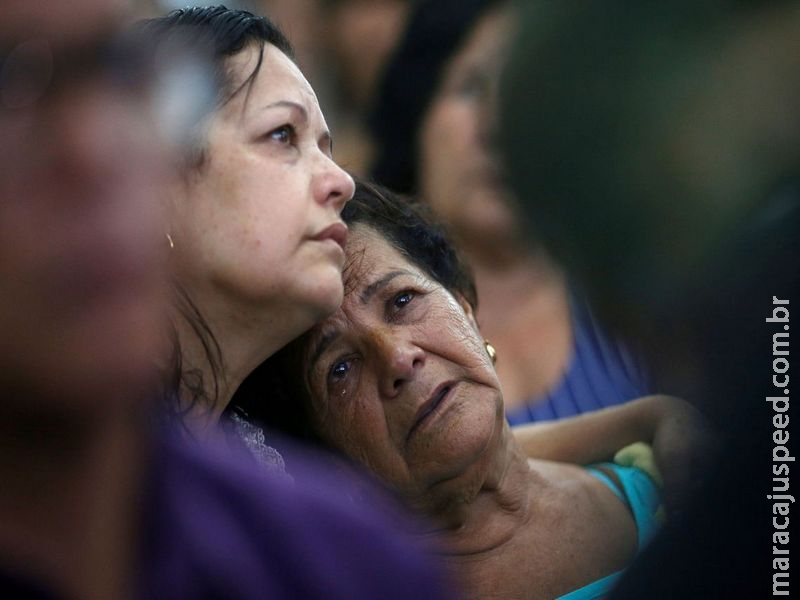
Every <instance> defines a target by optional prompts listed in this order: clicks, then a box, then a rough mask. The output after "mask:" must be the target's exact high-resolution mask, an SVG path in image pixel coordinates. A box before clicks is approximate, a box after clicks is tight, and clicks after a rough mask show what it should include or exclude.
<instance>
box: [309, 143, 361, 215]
mask: <svg viewBox="0 0 800 600" xmlns="http://www.w3.org/2000/svg"><path fill="white" fill-rule="evenodd" d="M322 157H323V158H322V159H321V160H322V165H321V167H320V173H319V174H318V175H317V178H316V181H315V185H314V198H315V199H316V201H317V202H318V203H319V204H322V205H328V204H330V205H332V206H333V207H334V208H335V209H336V212H337V213H340V212H341V211H342V209H343V208H344V205H345V204H347V202H349V201H350V199H351V198H352V197H353V194H354V193H355V189H356V186H355V182H354V181H353V178H352V177H351V176H350V174H349V173H348V172H347V171H345V170H344V169H342V168H341V167H340V166H339V165H337V164H336V163H335V162H334V160H333V159H332V158H331V157H329V156H327V155H326V154H323V155H322Z"/></svg>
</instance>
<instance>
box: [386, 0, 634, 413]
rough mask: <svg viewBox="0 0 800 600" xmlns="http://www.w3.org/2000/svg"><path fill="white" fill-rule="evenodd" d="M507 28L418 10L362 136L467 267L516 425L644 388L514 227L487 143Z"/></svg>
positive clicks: (464, 15)
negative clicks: (368, 136) (439, 223)
mask: <svg viewBox="0 0 800 600" xmlns="http://www.w3.org/2000/svg"><path fill="white" fill-rule="evenodd" d="M512 20H513V13H512V7H511V6H510V4H509V3H508V2H502V1H497V0H431V1H429V2H422V3H420V4H419V5H418V7H417V8H416V10H415V12H414V13H413V14H412V16H411V18H410V21H409V25H408V28H407V30H406V33H405V37H404V39H403V40H402V42H401V43H400V45H399V47H398V49H397V50H396V52H395V53H394V55H393V58H392V59H391V61H390V63H389V65H388V67H387V68H386V70H385V73H384V78H383V83H382V86H381V87H380V90H379V94H378V98H377V101H376V103H375V107H374V110H373V113H372V116H371V126H372V129H373V133H374V137H375V141H376V146H377V157H376V162H375V164H374V167H373V171H372V174H373V176H374V177H375V179H376V180H377V181H378V182H380V183H382V184H384V185H387V186H389V187H391V188H392V189H396V190H398V191H401V192H404V193H414V194H417V195H419V196H420V197H421V198H422V199H423V200H425V201H426V202H427V203H429V204H430V205H431V206H432V207H433V209H434V210H435V211H436V213H437V214H438V215H439V216H440V218H442V219H443V220H444V221H445V222H446V223H447V224H448V225H450V227H451V228H452V230H453V234H454V237H455V239H456V241H457V242H458V244H459V245H460V247H461V248H462V250H463V251H464V254H465V257H466V258H467V260H468V261H469V263H470V265H471V266H472V267H473V270H474V273H475V280H476V284H477V288H478V290H479V292H480V295H481V302H482V310H481V327H482V329H483V331H484V333H485V335H486V337H487V338H488V339H490V340H491V341H492V344H493V345H494V346H495V347H496V348H497V349H498V351H499V352H500V353H501V354H502V355H503V356H504V357H505V359H504V361H503V364H502V365H500V366H499V368H498V374H499V376H500V380H501V381H502V382H503V387H504V389H505V390H506V410H507V414H508V418H509V420H510V421H511V423H512V424H514V423H523V422H528V421H539V420H548V419H555V418H561V417H566V416H572V415H575V414H580V413H583V412H586V411H591V410H596V409H598V408H602V407H606V406H611V405H615V404H619V403H621V402H624V401H627V400H630V399H631V398H635V397H638V396H641V395H643V394H645V393H646V392H647V390H648V385H647V382H646V378H645V377H644V376H643V374H642V371H641V369H640V368H639V366H638V365H637V363H636V360H634V358H633V356H632V355H631V353H630V352H629V351H628V350H627V349H626V348H625V347H623V346H622V345H620V344H618V343H616V342H615V341H614V340H612V339H611V338H609V336H607V335H606V334H605V333H604V332H603V330H602V328H601V327H600V326H599V325H598V323H597V322H596V320H595V319H594V317H593V316H592V313H591V310H590V309H589V307H588V306H587V305H586V303H585V302H584V301H583V299H582V296H581V294H580V292H579V291H578V290H577V289H576V288H575V287H573V286H572V284H571V283H570V282H569V281H568V277H567V276H566V275H565V274H564V273H563V272H562V270H561V268H560V267H559V266H558V264H557V263H556V262H555V261H554V260H553V259H552V258H551V256H550V255H549V253H548V251H547V249H546V248H544V247H543V246H542V244H541V243H540V242H539V241H538V240H535V239H531V238H530V237H526V234H525V232H524V231H523V230H522V228H521V227H520V222H521V221H520V219H519V216H518V211H517V200H516V198H515V197H514V195H513V194H512V193H511V192H510V190H509V189H508V188H507V186H506V182H505V176H504V168H503V165H502V161H501V160H500V157H499V156H498V153H497V149H496V148H495V144H494V127H495V122H496V116H497V115H496V112H497V108H496V88H497V81H498V79H499V74H500V72H501V71H502V67H503V63H504V56H505V53H506V44H507V42H508V40H509V39H510V38H511V37H513V26H512V25H513V24H512ZM409 81H414V82H415V85H414V86H410V85H408V82H409ZM531 193H535V190H532V191H531Z"/></svg>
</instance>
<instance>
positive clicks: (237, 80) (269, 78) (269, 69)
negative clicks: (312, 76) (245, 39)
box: [226, 43, 321, 117]
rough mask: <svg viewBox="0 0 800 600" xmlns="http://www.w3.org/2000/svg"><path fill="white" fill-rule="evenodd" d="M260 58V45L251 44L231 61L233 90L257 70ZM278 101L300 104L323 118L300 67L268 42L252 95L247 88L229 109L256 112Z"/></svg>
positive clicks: (229, 69) (230, 72)
mask: <svg viewBox="0 0 800 600" xmlns="http://www.w3.org/2000/svg"><path fill="white" fill-rule="evenodd" d="M258 55H259V49H258V46H257V45H256V44H251V45H249V46H247V47H246V48H245V49H244V50H242V51H241V52H239V53H238V54H236V55H234V56H232V57H230V58H229V59H228V64H227V66H228V72H229V74H230V77H231V82H232V86H231V87H232V89H233V90H236V89H238V88H239V87H240V86H241V85H242V83H244V82H245V80H247V78H248V77H249V76H250V74H251V73H252V72H253V70H254V69H255V68H256V66H257V64H258ZM278 100H288V101H291V102H296V103H297V104H300V105H301V106H303V107H305V108H306V110H307V111H308V112H309V114H311V115H313V114H318V116H320V117H321V113H320V111H319V102H318V101H317V96H316V94H315V93H314V90H313V89H312V87H311V84H309V83H308V81H307V80H306V78H305V76H304V75H303V73H302V72H301V71H300V69H299V68H298V67H297V65H296V64H295V63H294V62H292V60H291V59H290V58H289V57H288V56H286V55H285V54H284V53H283V52H281V50H279V49H278V48H276V47H275V46H273V45H272V44H269V43H265V44H264V51H263V58H262V62H261V66H260V67H259V70H258V73H257V75H256V77H255V79H254V80H253V83H252V86H251V87H250V89H249V93H248V89H247V87H245V88H243V89H242V90H241V92H240V93H239V94H237V95H236V96H235V97H234V98H233V99H231V101H230V102H229V103H228V105H227V106H229V107H232V108H233V111H234V112H236V113H241V112H242V111H246V112H252V111H258V110H259V109H261V108H263V106H264V105H266V104H269V103H271V102H275V101H278ZM245 103H246V104H245ZM227 106H226V108H227Z"/></svg>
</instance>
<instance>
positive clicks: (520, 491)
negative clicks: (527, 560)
mask: <svg viewBox="0 0 800 600" xmlns="http://www.w3.org/2000/svg"><path fill="white" fill-rule="evenodd" d="M531 476H532V473H531V471H530V467H529V465H528V460H527V458H526V457H525V455H524V453H523V452H522V450H521V449H520V448H519V447H518V446H517V444H516V442H515V441H514V438H513V435H512V434H511V430H510V428H509V427H508V426H507V425H505V424H504V430H503V433H502V435H501V440H500V443H499V444H498V446H497V449H496V452H495V453H494V455H493V456H492V457H491V458H490V459H489V461H488V466H487V468H486V469H485V473H483V474H481V475H480V476H479V481H478V482H477V483H476V484H475V485H469V486H467V487H468V488H470V489H467V490H465V489H464V487H463V486H459V487H458V488H456V487H452V488H451V489H449V490H448V491H447V492H446V493H445V494H444V495H442V494H437V501H436V504H435V507H434V508H431V507H430V506H429V507H428V510H427V512H428V516H429V517H431V520H432V522H433V523H434V526H435V527H436V529H435V530H433V531H430V532H429V535H430V536H431V537H432V538H433V540H434V541H435V543H436V545H437V547H438V548H439V551H440V552H441V553H442V554H444V555H447V556H452V557H459V556H461V557H465V556H477V555H483V556H487V555H490V554H493V553H495V552H497V551H498V550H499V549H501V548H502V547H504V546H505V545H506V544H508V543H509V542H511V541H512V540H513V539H514V538H515V536H516V535H517V534H518V533H520V532H521V531H523V529H524V527H523V526H524V524H525V523H527V522H528V521H530V519H531V516H532V512H533V510H534V502H533V497H532V494H531V489H532V486H531V485H530V484H531V481H530V479H531Z"/></svg>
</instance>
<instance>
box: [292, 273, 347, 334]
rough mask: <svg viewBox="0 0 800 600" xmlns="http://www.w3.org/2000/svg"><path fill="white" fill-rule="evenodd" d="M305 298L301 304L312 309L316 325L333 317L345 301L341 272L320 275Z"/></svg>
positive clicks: (313, 281)
mask: <svg viewBox="0 0 800 600" xmlns="http://www.w3.org/2000/svg"><path fill="white" fill-rule="evenodd" d="M304 298H305V299H304V300H300V302H301V303H306V304H307V305H308V306H310V307H312V311H313V314H314V321H315V323H316V322H317V321H321V320H323V319H325V318H327V317H329V316H331V315H332V314H333V313H335V312H336V311H337V310H339V307H340V306H341V305H342V300H343V299H344V285H343V284H342V274H341V272H340V271H339V270H338V269H330V270H329V272H325V273H321V274H318V276H317V277H316V278H314V279H313V280H312V283H311V284H310V286H309V287H308V288H307V290H306V293H305V294H304Z"/></svg>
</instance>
